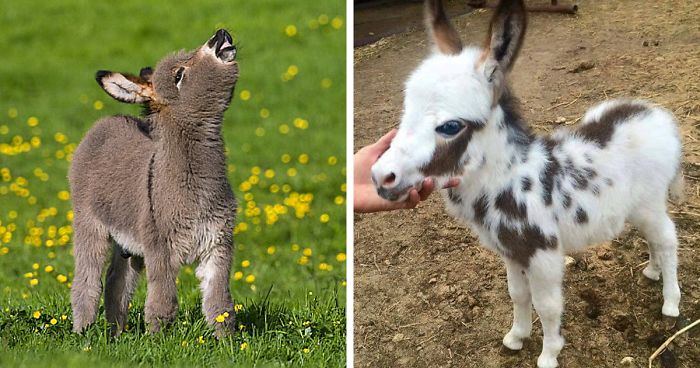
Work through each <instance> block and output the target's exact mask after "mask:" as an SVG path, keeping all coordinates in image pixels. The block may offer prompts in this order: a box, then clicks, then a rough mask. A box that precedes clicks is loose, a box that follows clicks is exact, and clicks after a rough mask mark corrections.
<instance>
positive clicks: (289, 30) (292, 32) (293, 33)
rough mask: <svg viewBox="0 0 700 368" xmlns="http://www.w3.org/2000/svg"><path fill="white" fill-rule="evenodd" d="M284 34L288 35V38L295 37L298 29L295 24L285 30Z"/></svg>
mask: <svg viewBox="0 0 700 368" xmlns="http://www.w3.org/2000/svg"><path fill="white" fill-rule="evenodd" d="M284 33H286V34H287V37H294V36H296V34H297V27H296V26H295V25H293V24H290V25H288V26H287V27H285V28H284Z"/></svg>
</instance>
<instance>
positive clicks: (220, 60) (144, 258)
mask: <svg viewBox="0 0 700 368" xmlns="http://www.w3.org/2000/svg"><path fill="white" fill-rule="evenodd" d="M235 57H236V47H235V46H234V45H233V40H232V38H231V35H229V33H228V32H226V31H225V30H223V29H221V30H219V31H218V32H216V34H215V35H214V36H213V37H212V38H211V39H209V41H207V42H206V43H205V44H204V45H203V46H201V47H199V48H197V49H195V50H192V51H190V52H185V51H180V52H178V53H175V54H172V55H169V56H167V57H165V58H164V59H163V60H161V61H160V63H158V66H157V67H156V69H155V70H154V71H152V70H151V69H150V68H145V69H143V70H141V75H140V76H132V75H128V74H126V75H125V74H121V73H114V72H105V71H99V72H97V82H98V83H99V84H100V86H102V88H104V90H105V91H106V92H107V93H108V94H109V95H110V96H112V97H114V98H115V99H117V100H119V101H122V102H129V103H139V104H144V107H145V111H146V114H145V116H144V117H143V118H136V117H131V116H112V117H108V118H104V119H102V120H100V121H98V122H97V123H96V124H95V126H94V127H93V128H92V129H90V131H89V132H88V133H87V135H86V136H85V138H83V140H82V141H81V142H80V145H79V146H78V149H77V150H76V152H75V155H74V158H73V162H72V165H71V169H70V175H69V178H70V184H71V191H72V193H73V211H74V212H75V221H74V226H75V279H74V280H73V288H72V291H71V302H72V305H73V330H74V331H75V332H81V331H83V330H84V329H85V328H86V327H87V326H88V325H90V324H91V323H93V322H94V321H95V318H96V316H97V311H98V306H99V303H100V293H101V277H102V269H103V266H104V263H105V258H107V256H108V254H109V250H110V248H114V250H113V252H112V263H111V265H110V267H109V270H108V271H107V277H106V285H105V314H106V316H107V320H108V321H109V322H110V323H111V324H112V327H113V328H112V333H113V334H115V335H116V334H119V333H120V332H121V331H122V330H123V329H124V326H125V325H126V317H127V312H128V306H129V301H130V300H131V296H132V294H133V291H134V288H135V287H136V284H137V281H138V278H139V274H140V273H141V271H142V270H143V268H145V269H146V276H147V278H148V284H147V286H148V295H147V297H146V308H145V318H146V322H148V325H149V326H148V327H149V330H150V331H151V332H155V331H158V330H160V329H161V327H162V326H163V324H166V323H168V322H170V321H172V320H173V319H174V318H175V315H176V313H177V287H176V285H175V277H176V276H177V273H178V270H179V269H180V267H181V266H182V265H183V264H187V263H192V262H195V261H198V262H199V266H198V267H197V276H198V277H199V278H200V280H201V288H202V313H203V314H204V316H205V317H206V319H207V321H208V322H209V323H210V324H212V325H215V326H216V334H217V336H222V335H226V334H228V333H229V332H231V331H232V330H233V326H234V323H233V302H232V300H231V294H230V292H229V275H230V269H231V260H232V257H233V254H232V253H233V234H232V231H233V223H234V217H235V214H236V201H235V199H234V197H233V192H232V191H231V187H230V185H229V182H228V179H227V172H226V157H225V155H224V142H223V139H222V137H221V128H222V125H223V115H224V112H225V111H226V109H227V108H228V106H229V103H230V102H231V97H232V95H233V88H234V86H235V84H236V80H237V79H238V64H237V63H236V61H235ZM112 242H113V243H114V244H112ZM224 313H228V314H229V315H230V317H229V318H226V319H225V321H224V322H223V323H214V321H215V318H216V317H217V316H218V315H220V314H224Z"/></svg>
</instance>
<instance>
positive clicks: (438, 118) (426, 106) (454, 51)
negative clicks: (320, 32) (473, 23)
mask: <svg viewBox="0 0 700 368" xmlns="http://www.w3.org/2000/svg"><path fill="white" fill-rule="evenodd" d="M503 1H505V2H508V4H506V5H505V6H501V7H499V9H498V10H497V12H496V14H495V15H494V17H493V20H492V22H491V27H490V28H491V29H490V33H489V38H488V43H487V45H486V46H485V47H483V48H478V47H470V48H466V49H463V48H462V44H461V42H460V40H459V37H458V35H457V32H456V31H455V30H454V28H452V26H451V25H450V23H449V21H448V20H447V17H446V16H445V13H444V10H443V8H442V2H441V1H437V0H435V1H432V0H427V1H426V18H427V19H426V21H427V25H428V29H429V31H430V34H431V36H432V39H433V42H434V46H435V49H436V50H435V52H434V53H433V55H431V56H430V57H429V58H428V59H426V60H425V61H423V63H422V64H421V65H420V66H419V67H418V68H417V69H416V70H415V71H414V72H413V73H412V75H411V76H410V77H409V79H408V82H407V83H406V92H405V94H406V95H405V99H404V112H403V117H402V119H401V125H400V126H399V131H398V133H397V135H396V137H395V138H394V140H393V142H392V144H391V148H389V150H388V151H386V152H385V153H384V154H383V155H382V157H380V159H379V160H378V161H377V162H376V163H375V165H374V166H373V167H372V179H373V180H374V183H375V185H376V186H377V192H378V193H379V195H380V196H382V197H383V198H385V199H388V200H392V201H395V200H399V201H402V200H404V199H405V198H406V196H407V194H408V191H409V190H410V189H411V188H414V187H417V186H418V185H420V183H422V182H423V179H425V178H426V177H428V176H433V177H438V178H440V177H445V176H449V175H455V174H459V173H460V172H461V171H462V169H463V167H464V166H465V164H467V161H468V160H469V157H470V155H469V152H470V151H471V150H480V149H481V148H480V147H479V142H478V139H474V138H475V135H478V134H479V133H480V131H481V130H482V129H484V128H485V127H486V126H487V124H488V123H489V120H490V119H491V116H492V114H493V109H494V107H495V105H496V103H497V101H498V99H499V97H500V95H501V93H502V90H503V88H504V85H505V83H506V82H505V75H506V73H507V72H508V71H509V70H510V68H511V67H512V64H513V62H514V60H515V58H516V56H517V53H518V51H519V49H520V45H521V43H522V38H523V35H524V32H525V12H524V6H523V5H522V0H514V1H511V0H503ZM502 5H503V4H502Z"/></svg>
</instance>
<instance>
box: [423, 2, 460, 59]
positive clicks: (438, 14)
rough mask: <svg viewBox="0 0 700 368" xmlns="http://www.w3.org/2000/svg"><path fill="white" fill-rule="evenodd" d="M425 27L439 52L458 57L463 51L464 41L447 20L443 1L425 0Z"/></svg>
mask: <svg viewBox="0 0 700 368" xmlns="http://www.w3.org/2000/svg"><path fill="white" fill-rule="evenodd" d="M425 26H426V28H427V29H428V33H429V34H430V37H431V38H432V39H433V43H434V44H435V47H436V48H437V50H438V51H439V52H441V53H443V54H447V55H457V54H459V53H460V52H461V51H462V41H460V39H459V35H458V34H457V31H456V30H455V29H454V27H452V24H450V21H449V19H447V14H445V8H444V7H443V6H442V0H425Z"/></svg>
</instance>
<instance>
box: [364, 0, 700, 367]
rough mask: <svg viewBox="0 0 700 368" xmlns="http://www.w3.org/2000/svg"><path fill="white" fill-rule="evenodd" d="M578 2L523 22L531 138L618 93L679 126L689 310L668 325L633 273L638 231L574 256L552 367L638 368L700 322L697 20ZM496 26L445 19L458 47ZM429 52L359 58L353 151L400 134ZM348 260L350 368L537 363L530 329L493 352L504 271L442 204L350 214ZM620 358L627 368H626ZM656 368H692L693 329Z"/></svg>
mask: <svg viewBox="0 0 700 368" xmlns="http://www.w3.org/2000/svg"><path fill="white" fill-rule="evenodd" d="M528 2H529V3H534V2H535V1H534V0H533V1H528ZM567 2H568V0H567ZM578 3H579V5H580V11H579V14H578V15H576V16H569V15H561V14H543V13H537V14H534V13H533V14H531V15H530V25H529V29H528V32H529V33H528V35H527V36H526V39H525V45H524V48H523V50H522V52H521V54H520V59H519V60H518V62H517V64H516V66H515V69H514V70H513V73H512V77H511V80H512V84H513V89H514V91H515V93H516V94H517V95H518V96H519V97H520V100H521V105H522V110H523V113H524V115H525V117H526V119H527V120H528V121H529V122H530V125H531V126H533V127H534V128H535V129H536V130H537V131H539V132H543V131H549V130H551V129H553V128H556V127H557V126H559V125H566V124H573V123H575V122H577V121H578V119H580V117H581V116H582V115H583V113H584V111H585V110H586V109H587V108H588V107H590V106H592V105H593V104H595V103H596V102H598V101H601V100H604V99H606V98H612V97H619V96H632V97H637V98H645V99H650V100H652V101H654V102H656V103H659V104H661V105H664V106H666V107H667V108H669V109H671V110H672V111H673V112H674V113H675V114H676V116H677V117H678V119H679V121H680V124H681V130H682V134H683V139H684V150H685V163H684V169H685V175H686V193H687V196H688V200H687V202H686V203H685V204H684V205H682V206H671V207H670V211H671V213H672V217H673V218H674V220H675V222H676V224H677V227H678V230H679V237H680V243H681V246H680V250H679V260H680V266H679V277H680V283H681V290H682V295H683V297H682V302H681V317H680V318H678V319H677V320H676V321H669V320H664V319H662V318H661V304H662V295H661V285H660V283H652V282H650V281H646V280H645V279H643V277H642V276H641V270H642V268H643V267H644V262H645V261H646V260H647V257H648V253H647V249H646V243H645V241H644V240H643V239H642V238H641V237H640V236H639V234H638V233H637V231H636V230H633V229H628V230H627V231H625V232H624V233H623V234H622V235H621V236H620V237H619V238H618V239H616V240H614V241H613V242H612V243H610V244H602V245H599V246H597V247H593V248H590V249H589V250H588V251H585V252H582V253H579V254H575V255H573V256H574V258H575V261H576V262H575V263H574V264H572V265H570V266H567V274H566V278H565V300H566V302H565V313H564V320H563V328H562V333H563V335H564V337H565V338H566V346H565V347H564V349H563V350H562V353H561V355H560V357H559V362H560V365H561V366H562V367H618V366H629V367H646V366H647V365H648V363H647V361H648V358H649V356H650V355H651V353H652V352H653V351H654V350H655V349H656V348H657V347H658V346H659V345H660V344H661V343H662V342H663V341H664V340H665V339H666V338H668V337H669V336H671V335H672V334H673V333H674V332H675V331H677V330H678V329H680V328H682V327H683V326H686V325H687V324H689V323H691V322H693V321H695V320H697V319H698V318H700V142H698V140H700V21H698V19H699V18H700V17H699V16H700V9H699V8H698V7H697V4H694V2H691V1H680V0H679V1H667V0H660V1H655V2H651V1H648V2H647V1H643V2H642V1H630V0H622V1H593V0H589V1H583V0H582V1H579V2H578ZM642 4H643V5H642ZM490 15H491V11H490V10H477V11H474V12H472V13H470V14H467V15H464V16H460V17H458V18H456V19H454V21H455V22H456V27H457V29H458V30H459V32H460V34H461V35H462V36H463V39H465V40H467V43H472V44H477V43H480V42H481V41H482V40H483V39H484V36H485V32H486V28H487V24H488V20H489V19H490ZM427 52H428V43H427V38H426V36H425V34H424V31H423V30H422V29H416V30H413V31H409V32H407V33H403V34H400V35H394V36H391V37H389V38H385V39H382V40H381V41H379V42H377V43H375V44H372V45H368V46H365V47H362V48H358V49H356V50H355V60H354V66H355V92H354V96H355V147H356V149H357V148H359V147H362V146H364V145H367V144H370V143H372V142H374V141H375V140H376V139H377V138H379V137H380V136H381V135H382V134H383V133H385V132H386V131H388V130H389V129H390V128H392V127H394V126H396V125H397V124H398V122H399V119H400V115H401V109H402V100H403V96H402V88H403V83H404V80H405V78H406V77H407V75H408V74H409V73H410V71H411V70H412V69H413V68H414V67H415V66H416V65H417V64H418V63H419V62H420V60H421V59H422V58H423V57H424V56H425V55H426V54H427ZM354 262H355V315H354V320H355V336H354V338H355V362H356V365H357V366H358V367H534V366H536V364H535V363H536V359H537V356H538V354H539V351H540V349H541V346H542V331H541V326H540V324H539V322H537V320H536V322H535V325H534V329H533V334H532V338H531V339H530V340H529V341H528V342H526V344H525V348H524V349H523V350H522V351H520V352H517V353H512V352H508V351H506V350H505V349H504V348H502V344H501V339H502V338H503V335H504V334H505V333H506V332H507V331H508V329H509V328H510V323H511V319H512V312H511V302H510V299H509V297H508V292H507V288H506V276H505V268H504V266H503V265H502V263H501V261H500V260H499V258H498V257H497V256H496V255H495V254H493V253H491V252H489V251H487V250H485V249H482V248H481V247H479V245H478V240H477V239H476V238H475V236H474V234H472V233H471V232H470V231H469V230H468V229H467V228H465V227H464V226H461V225H458V224H457V222H456V221H455V220H453V219H451V218H450V217H449V216H448V215H446V214H445V212H444V208H443V204H442V199H441V198H440V196H438V195H435V196H433V197H432V198H431V199H429V200H428V201H427V202H425V203H423V204H421V205H420V206H419V207H418V208H417V209H414V210H411V211H404V212H392V213H384V214H369V215H357V216H356V217H355V260H354ZM626 357H631V358H633V361H632V363H631V364H627V365H623V364H622V363H621V360H622V359H623V358H626ZM655 366H657V367H658V366H662V367H688V368H690V367H699V366H700V326H698V327H696V328H694V329H691V330H690V331H689V332H687V333H686V334H683V335H681V336H680V337H678V338H677V339H676V340H675V342H674V343H673V344H672V345H671V346H670V349H669V351H668V352H667V353H665V354H664V355H663V356H662V357H661V358H657V360H656V361H655Z"/></svg>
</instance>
